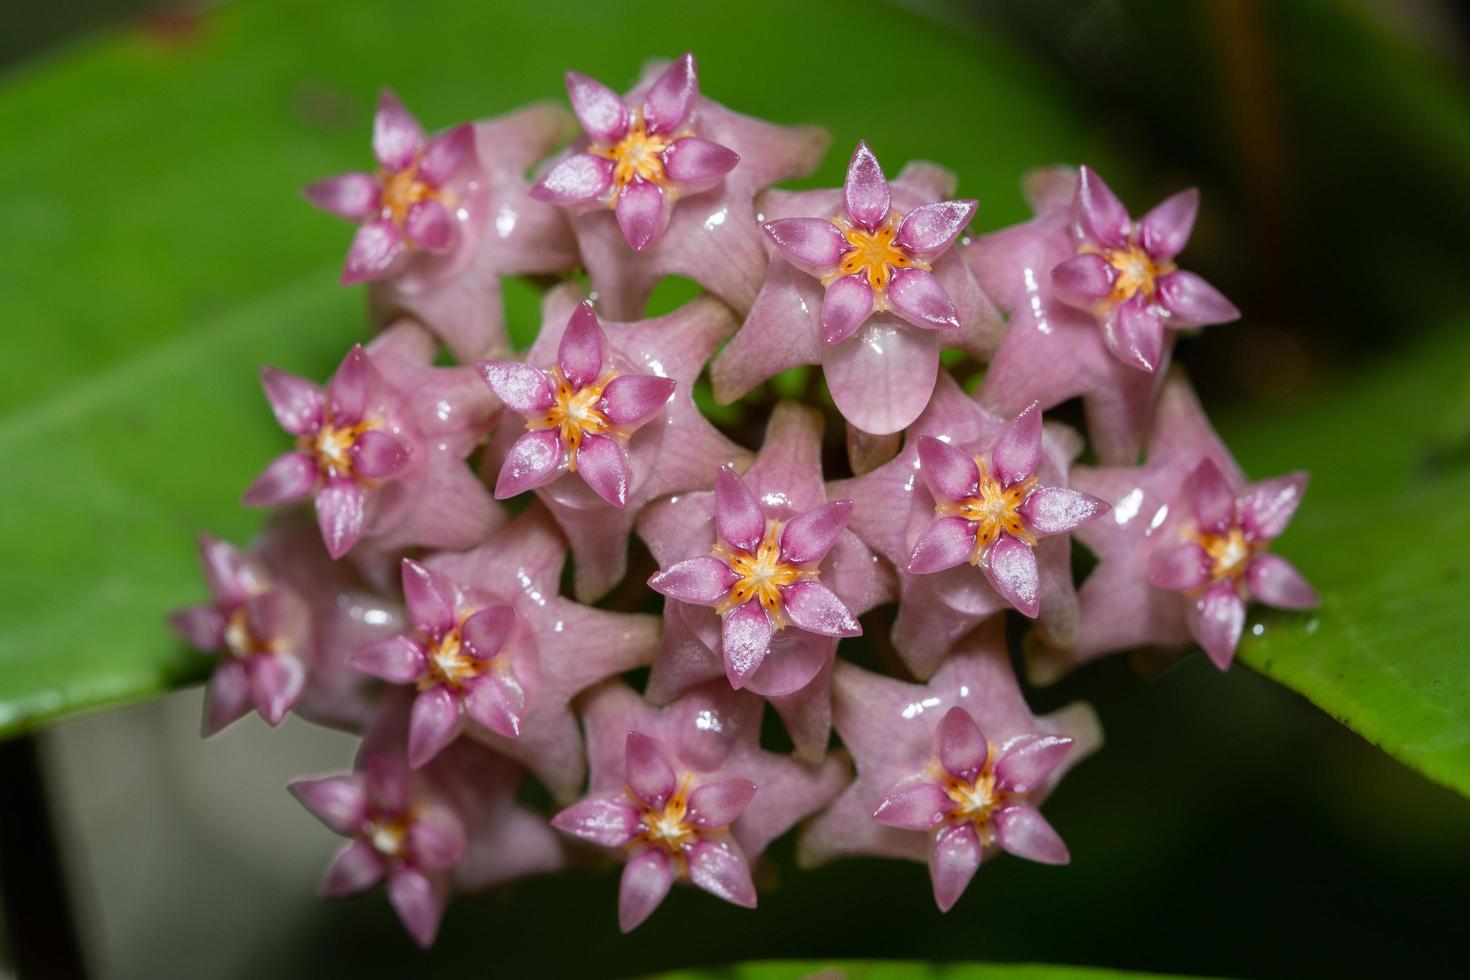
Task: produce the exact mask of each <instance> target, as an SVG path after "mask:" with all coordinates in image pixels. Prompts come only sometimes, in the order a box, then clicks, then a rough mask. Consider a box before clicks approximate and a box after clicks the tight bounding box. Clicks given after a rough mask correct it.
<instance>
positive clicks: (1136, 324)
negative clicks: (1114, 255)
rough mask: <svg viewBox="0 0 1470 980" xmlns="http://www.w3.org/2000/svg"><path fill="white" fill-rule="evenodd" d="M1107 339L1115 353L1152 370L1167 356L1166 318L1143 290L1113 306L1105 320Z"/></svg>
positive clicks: (1148, 370) (1147, 369)
mask: <svg viewBox="0 0 1470 980" xmlns="http://www.w3.org/2000/svg"><path fill="white" fill-rule="evenodd" d="M1102 330H1103V342H1104V343H1106V344H1107V346H1108V350H1110V351H1112V353H1113V356H1114V357H1116V358H1117V359H1118V360H1120V361H1122V362H1123V363H1124V364H1126V365H1128V366H1129V367H1132V368H1137V369H1138V370H1140V371H1147V372H1150V373H1152V372H1153V371H1154V370H1155V369H1157V368H1158V366H1159V363H1160V361H1161V360H1162V358H1163V356H1164V321H1163V320H1161V319H1160V318H1159V311H1158V309H1157V307H1155V306H1154V305H1153V304H1152V303H1150V302H1149V301H1148V300H1147V299H1146V298H1145V297H1144V296H1143V294H1142V293H1139V294H1137V295H1135V296H1133V297H1132V298H1131V299H1129V300H1128V301H1127V302H1125V303H1123V304H1121V305H1119V306H1117V307H1115V308H1113V309H1111V310H1109V311H1108V312H1107V313H1106V314H1105V315H1104V316H1103V321H1102Z"/></svg>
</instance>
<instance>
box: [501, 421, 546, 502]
mask: <svg viewBox="0 0 1470 980" xmlns="http://www.w3.org/2000/svg"><path fill="white" fill-rule="evenodd" d="M562 456H563V453H562V444H561V435H560V434H559V433H558V432H557V430H555V429H538V430H537V431H535V432H527V433H526V434H525V435H523V436H521V437H520V438H519V439H517V440H516V442H515V445H513V446H511V447H510V452H509V453H508V454H507V455H506V457H505V463H504V465H502V466H501V467H500V476H499V477H497V478H496V480H495V499H496V500H504V499H506V498H507V497H514V496H515V495H516V494H518V493H525V492H526V491H527V490H533V489H535V488H536V487H539V486H541V484H543V483H545V482H546V481H548V480H550V479H551V478H552V477H554V476H556V475H557V473H558V472H559V471H560V469H561V464H562Z"/></svg>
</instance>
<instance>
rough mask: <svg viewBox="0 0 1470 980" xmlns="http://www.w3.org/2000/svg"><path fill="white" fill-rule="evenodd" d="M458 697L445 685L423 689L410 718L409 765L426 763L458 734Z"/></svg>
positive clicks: (414, 704)
mask: <svg viewBox="0 0 1470 980" xmlns="http://www.w3.org/2000/svg"><path fill="white" fill-rule="evenodd" d="M460 724H461V716H460V711H459V700H458V699H457V698H455V696H454V694H453V693H451V692H450V690H449V688H447V687H445V686H444V685H442V684H439V685H435V686H434V687H431V688H428V689H426V690H423V691H420V692H419V695H418V697H416V698H414V699H413V709H412V710H411V711H410V712H409V718H408V764H409V765H411V766H413V767H414V768H415V769H419V768H422V767H423V766H425V765H427V764H428V763H429V761H430V760H432V759H433V758H434V756H436V755H438V754H439V753H440V752H441V751H443V750H444V749H445V748H446V747H447V746H448V745H449V743H450V742H453V741H454V740H455V738H456V737H457V736H458V735H459V730H460Z"/></svg>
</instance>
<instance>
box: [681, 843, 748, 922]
mask: <svg viewBox="0 0 1470 980" xmlns="http://www.w3.org/2000/svg"><path fill="white" fill-rule="evenodd" d="M688 861H689V880H690V881H691V882H693V883H694V885H695V886H696V887H698V888H703V889H704V890H705V891H707V892H709V893H710V894H711V895H714V896H716V897H718V898H723V899H724V900H725V901H727V902H729V903H731V904H732V905H739V906H741V907H742V908H747V909H753V908H755V883H754V882H752V881H751V880H750V865H749V864H747V863H746V861H745V855H744V854H741V853H740V849H739V847H738V846H737V845H736V844H735V842H734V841H732V840H728V839H726V840H701V841H700V842H699V843H698V844H695V845H694V846H693V847H691V848H690V849H689V851H688Z"/></svg>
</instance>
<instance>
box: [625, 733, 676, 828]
mask: <svg viewBox="0 0 1470 980" xmlns="http://www.w3.org/2000/svg"><path fill="white" fill-rule="evenodd" d="M624 751H625V753H626V772H625V775H626V778H627V782H628V789H630V790H631V791H632V792H633V795H634V796H636V797H638V799H639V800H641V801H642V802H643V803H644V804H646V805H647V806H650V807H653V808H654V809H660V808H662V807H663V806H664V804H666V803H668V802H669V797H671V796H673V795H674V791H675V790H676V789H678V780H677V779H676V778H675V776H674V768H673V766H670V765H669V760H668V759H665V758H664V754H663V752H661V751H660V750H659V747H658V745H657V743H655V742H654V741H653V739H651V738H649V737H648V736H647V735H644V734H643V733H642V732H629V733H628V739H627V742H626V746H625V749H624Z"/></svg>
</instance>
